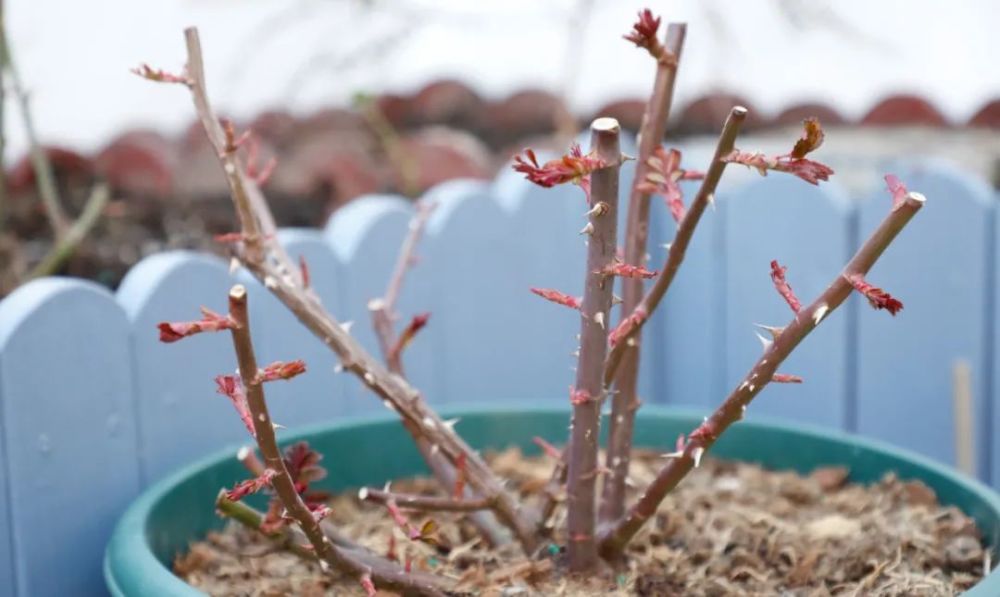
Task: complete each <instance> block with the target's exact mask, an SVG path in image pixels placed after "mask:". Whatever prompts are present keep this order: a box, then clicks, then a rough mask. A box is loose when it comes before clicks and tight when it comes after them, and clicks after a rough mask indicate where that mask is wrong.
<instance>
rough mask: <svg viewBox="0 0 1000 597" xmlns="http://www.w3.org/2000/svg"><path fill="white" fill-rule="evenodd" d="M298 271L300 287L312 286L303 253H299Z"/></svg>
mask: <svg viewBox="0 0 1000 597" xmlns="http://www.w3.org/2000/svg"><path fill="white" fill-rule="evenodd" d="M299 273H300V274H301V275H302V287H303V288H309V287H310V286H312V283H311V282H312V281H311V280H310V279H309V264H308V263H306V258H305V255H299Z"/></svg>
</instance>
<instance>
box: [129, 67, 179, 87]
mask: <svg viewBox="0 0 1000 597" xmlns="http://www.w3.org/2000/svg"><path fill="white" fill-rule="evenodd" d="M129 70H130V72H132V73H133V74H136V75H139V76H140V77H142V78H143V79H148V80H150V81H155V82H157V83H179V84H181V85H187V86H189V87H190V86H191V85H193V84H194V82H193V81H192V80H191V79H190V78H189V77H188V76H187V73H185V74H183V75H175V74H173V73H169V72H167V71H165V70H163V69H160V68H153V67H151V66H149V65H148V64H146V63H145V62H144V63H142V64H140V65H139V66H137V67H136V68H133V69H129Z"/></svg>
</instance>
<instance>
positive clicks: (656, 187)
mask: <svg viewBox="0 0 1000 597" xmlns="http://www.w3.org/2000/svg"><path fill="white" fill-rule="evenodd" d="M646 164H647V165H648V166H649V171H648V172H647V173H646V178H645V180H644V181H643V182H642V183H641V184H640V185H639V190H640V191H642V192H644V193H655V194H657V195H660V196H661V197H663V200H664V202H666V204H667V207H668V208H669V209H670V215H671V216H673V218H674V221H675V222H677V223H678V224H679V223H680V221H681V220H682V219H684V215H685V213H686V211H687V210H686V209H685V207H684V195H683V193H682V192H681V187H680V185H679V184H677V182H678V181H680V180H698V179H701V178H704V177H705V173H704V172H698V171H696V170H684V169H682V168H681V167H680V165H681V152H680V151H678V150H676V149H670V150H667V149H664V148H663V147H657V148H656V150H654V152H653V155H652V156H650V158H649V160H648V161H647V162H646Z"/></svg>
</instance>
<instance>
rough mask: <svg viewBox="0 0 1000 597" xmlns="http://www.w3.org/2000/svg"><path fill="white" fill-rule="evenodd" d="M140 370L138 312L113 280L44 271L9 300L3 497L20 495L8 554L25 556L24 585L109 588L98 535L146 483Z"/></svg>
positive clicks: (2, 343) (54, 589) (13, 500)
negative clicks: (132, 326) (133, 341)
mask: <svg viewBox="0 0 1000 597" xmlns="http://www.w3.org/2000/svg"><path fill="white" fill-rule="evenodd" d="M132 380H133V376H132V361H131V356H130V353H129V324H128V320H127V319H126V317H125V313H124V311H123V310H122V308H121V307H120V306H119V305H118V303H116V302H115V300H114V298H113V297H112V296H111V294H110V293H109V292H108V291H107V290H106V289H104V288H103V287H100V286H98V285H97V284H93V283H91V282H84V281H81V280H73V279H65V278H43V279H39V280H35V281H33V282H29V283H28V284H26V285H24V286H22V287H21V288H19V289H17V290H16V291H14V292H13V293H12V294H11V295H10V296H8V297H7V298H6V299H5V300H4V301H3V302H0V411H2V417H0V420H2V421H3V430H4V433H3V435H4V438H3V439H4V449H5V450H6V454H3V455H0V456H2V457H3V458H4V459H5V462H6V464H5V467H6V468H5V474H4V481H5V482H6V483H7V488H6V491H5V492H4V494H3V497H2V498H0V502H2V501H3V500H6V499H9V500H10V501H9V504H7V510H8V511H7V512H5V517H4V518H5V522H4V523H0V525H6V524H10V525H11V528H10V529H5V531H9V532H5V534H4V536H5V537H11V536H13V537H17V541H15V542H13V548H14V549H15V550H16V553H14V554H13V558H12V560H6V559H5V560H3V561H5V562H7V561H13V563H14V566H15V567H16V570H17V574H16V577H17V583H18V586H17V589H16V591H15V592H16V593H17V594H21V595H71V594H81V593H86V594H90V593H94V594H97V593H100V592H101V591H102V590H103V583H102V579H101V552H100V550H99V549H94V547H95V545H104V544H105V543H106V542H107V540H108V538H109V537H110V535H111V530H112V527H113V526H114V522H115V520H116V518H117V517H118V515H119V514H120V512H121V511H122V510H123V509H124V508H125V506H127V505H128V503H129V501H131V500H132V499H133V498H134V497H135V496H136V495H137V494H138V491H139V488H140V474H139V467H140V464H139V449H138V445H137V439H136V438H137V433H136V427H135V411H134V405H133V403H132V396H133V385H132ZM67 496H72V499H73V500H74V502H75V503H78V504H86V516H82V517H81V516H80V512H79V510H78V509H76V508H68V507H66V504H67V502H66V500H67ZM54 538H58V539H57V540H54ZM3 543H4V544H8V543H10V542H8V541H6V540H5V541H3ZM0 549H7V546H6V545H5V547H4V548H0ZM53 562H60V564H59V573H58V574H53V573H52V563H53ZM0 570H2V569H0ZM2 574H6V572H3V573H2Z"/></svg>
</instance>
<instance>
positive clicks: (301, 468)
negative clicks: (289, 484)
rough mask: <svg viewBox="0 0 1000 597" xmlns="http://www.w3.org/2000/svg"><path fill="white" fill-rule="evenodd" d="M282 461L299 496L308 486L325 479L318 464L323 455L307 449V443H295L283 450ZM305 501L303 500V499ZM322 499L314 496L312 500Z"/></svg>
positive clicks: (321, 467) (323, 470)
mask: <svg viewBox="0 0 1000 597" xmlns="http://www.w3.org/2000/svg"><path fill="white" fill-rule="evenodd" d="M282 460H284V461H285V468H286V469H288V474H289V475H290V476H291V477H292V481H293V482H294V483H295V490H296V491H298V492H299V494H300V495H303V494H305V493H306V492H307V491H308V490H309V484H310V483H312V482H313V481H319V480H320V479H322V478H324V477H326V469H325V468H324V467H323V466H322V465H321V464H320V461H321V460H323V455H322V454H320V453H319V452H317V451H316V450H313V449H312V448H310V447H309V444H308V443H307V442H296V443H294V444H292V445H290V446H288V447H287V448H285V453H284V456H283V457H282ZM304 499H305V498H304ZM322 499H323V498H322V497H320V496H314V497H312V500H310V499H306V501H307V502H308V501H322Z"/></svg>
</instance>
